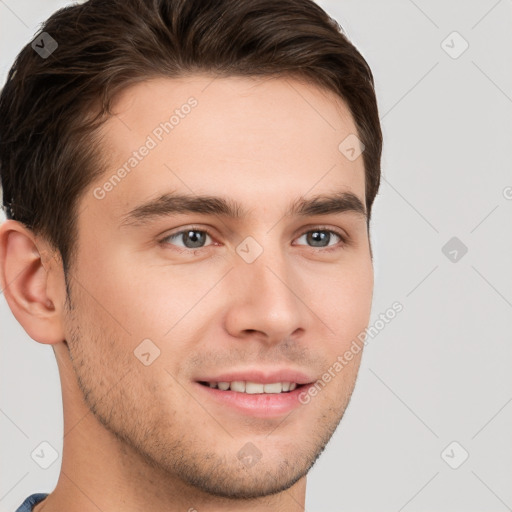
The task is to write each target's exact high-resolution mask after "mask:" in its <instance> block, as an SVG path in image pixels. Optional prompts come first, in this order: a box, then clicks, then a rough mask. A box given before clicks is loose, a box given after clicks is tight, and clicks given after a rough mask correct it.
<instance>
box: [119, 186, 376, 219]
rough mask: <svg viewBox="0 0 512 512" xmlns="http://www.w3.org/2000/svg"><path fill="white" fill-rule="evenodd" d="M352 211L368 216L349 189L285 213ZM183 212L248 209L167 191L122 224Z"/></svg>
mask: <svg viewBox="0 0 512 512" xmlns="http://www.w3.org/2000/svg"><path fill="white" fill-rule="evenodd" d="M345 212H352V213H355V214H357V215H360V216H362V217H364V218H365V219H366V218H367V214H366V208H365V207H364V205H363V203H362V202H361V200H360V199H359V197H357V196H356V195H355V194H354V193H352V192H338V193H334V194H322V195H318V196H315V197H312V198H308V199H306V198H304V197H300V198H298V199H296V200H295V201H293V202H292V203H291V204H290V206H289V208H288V210H287V211H286V213H285V215H284V216H285V217H291V216H297V217H309V216H314V215H332V214H339V213H345ZM184 213H199V214H205V215H215V216H220V217H225V218H232V219H236V220H241V219H244V218H246V217H247V215H248V212H247V211H246V210H244V208H243V207H242V206H241V205H240V203H238V202H236V201H235V200H233V199H229V198H224V197H220V196H209V195H201V196H198V195H187V194H176V193H166V194H162V195H160V196H159V197H157V198H155V199H151V200H149V201H147V202H145V203H142V204H140V205H138V206H136V207H135V208H133V209H132V210H130V211H129V212H128V213H126V214H125V215H123V217H122V220H121V225H122V226H140V225H144V224H147V223H149V222H151V221H152V220H155V219H157V218H160V217H167V216H170V215H176V214H184Z"/></svg>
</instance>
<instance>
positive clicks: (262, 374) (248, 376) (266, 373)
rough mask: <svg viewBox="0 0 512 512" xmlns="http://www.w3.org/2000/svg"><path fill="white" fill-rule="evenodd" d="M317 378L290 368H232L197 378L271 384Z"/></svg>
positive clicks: (201, 380)
mask: <svg viewBox="0 0 512 512" xmlns="http://www.w3.org/2000/svg"><path fill="white" fill-rule="evenodd" d="M314 380H315V379H314V378H311V377H308V376H307V375H306V374H305V373H303V372H301V371H299V370H293V369H288V368H282V369H272V370H270V369H269V370H262V369H247V370H232V371H229V372H225V373H219V374H213V373H212V374H209V375H206V376H204V377H200V378H198V379H196V381H197V382H233V381H245V382H257V383H260V384H271V383H273V382H295V383H296V384H309V383H310V382H313V381H314Z"/></svg>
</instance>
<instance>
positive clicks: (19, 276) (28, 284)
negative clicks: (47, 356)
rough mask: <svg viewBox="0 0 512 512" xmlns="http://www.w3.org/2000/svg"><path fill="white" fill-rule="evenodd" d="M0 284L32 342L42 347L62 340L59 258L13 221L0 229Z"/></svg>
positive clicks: (63, 290)
mask: <svg viewBox="0 0 512 512" xmlns="http://www.w3.org/2000/svg"><path fill="white" fill-rule="evenodd" d="M0 284H1V287H2V291H3V293H4V296H5V299H6V300H7V303H8V304H9V307H10V309H11V311H12V313H13V315H14V316H15V317H16V320H18V322H19V323H20V324H21V326H22V327H23V328H24V329H25V331H26V332H27V334H28V335H29V336H30V337H31V338H32V339H34V340H36V341H38V342H40V343H46V344H54V343H59V342H61V341H63V340H64V330H63V321H62V320H63V310H64V303H65V299H66V287H65V281H64V270H63V268H62V263H61V259H60V254H59V253H58V251H55V250H52V249H51V248H50V246H49V244H47V243H46V242H44V241H43V240H40V239H38V238H37V237H36V236H35V234H34V233H33V232H32V231H31V230H30V229H28V228H27V227H26V226H25V225H24V224H22V223H20V222H17V221H14V220H6V221H5V222H4V223H3V224H2V225H1V226H0Z"/></svg>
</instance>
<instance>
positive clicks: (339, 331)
mask: <svg viewBox="0 0 512 512" xmlns="http://www.w3.org/2000/svg"><path fill="white" fill-rule="evenodd" d="M372 296H373V267H372V264H371V260H369V261H368V262H367V261H366V260H364V259H361V260H360V261H359V262H357V264H355V265H351V266H347V267H346V268H344V269H343V270H341V271H340V272H336V273H333V274H332V275H331V276H330V279H328V281H327V282H326V284H325V285H324V286H322V287H321V293H317V297H320V298H319V299H318V300H319V304H321V306H320V313H319V316H320V318H322V320H323V321H324V322H325V324H326V325H327V326H328V327H329V328H330V329H329V332H330V334H332V336H333V341H334V345H333V349H335V350H340V349H342V348H343V347H342V346H340V344H342V345H343V346H344V345H346V344H348V345H349V344H350V343H351V342H352V340H353V339H355V338H357V336H358V335H359V334H360V333H361V332H362V331H364V329H365V328H366V327H367V325H368V322H369V319H370V313H371V305H372Z"/></svg>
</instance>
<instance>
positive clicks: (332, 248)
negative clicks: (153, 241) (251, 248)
mask: <svg viewBox="0 0 512 512" xmlns="http://www.w3.org/2000/svg"><path fill="white" fill-rule="evenodd" d="M188 231H198V232H200V233H206V234H207V235H208V236H209V237H210V238H211V239H212V240H213V239H214V236H213V234H212V233H211V232H210V230H208V229H205V228H203V227H199V226H189V227H187V228H185V229H181V230H180V231H176V232H175V233H170V234H169V235H166V236H165V237H164V238H162V239H161V240H160V241H159V242H160V243H161V244H162V245H164V244H166V245H167V244H168V242H167V240H169V239H171V238H175V237H179V236H180V235H182V234H184V233H186V232H188ZM316 231H323V232H327V233H333V234H335V235H336V236H338V237H339V238H340V241H339V242H338V243H337V244H335V245H333V246H327V247H312V246H306V247H309V248H310V249H313V250H315V251H322V252H332V251H336V250H340V249H342V248H343V247H345V245H347V243H348V240H347V236H346V235H345V234H343V233H341V232H340V231H338V230H335V229H332V228H328V227H326V226H316V227H315V228H313V229H308V230H307V231H303V232H302V233H301V234H300V235H299V236H298V237H297V238H301V237H302V236H304V235H307V234H308V233H313V232H316ZM168 245H172V244H168ZM301 245H302V244H301ZM174 247H175V248H176V250H177V251H179V252H192V251H194V252H195V251H200V250H202V249H207V248H208V247H210V246H204V247H197V248H195V249H194V248H189V247H184V248H181V247H176V246H174Z"/></svg>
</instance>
